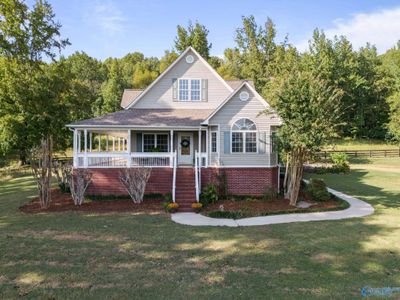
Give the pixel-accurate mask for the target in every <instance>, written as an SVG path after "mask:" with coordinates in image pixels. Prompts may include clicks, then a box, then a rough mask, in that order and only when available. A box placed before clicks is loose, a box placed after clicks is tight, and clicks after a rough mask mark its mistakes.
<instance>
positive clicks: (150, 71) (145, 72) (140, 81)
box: [132, 58, 160, 89]
mask: <svg viewBox="0 0 400 300" xmlns="http://www.w3.org/2000/svg"><path fill="white" fill-rule="evenodd" d="M159 70H160V66H159V62H158V60H157V59H155V58H148V59H146V60H144V61H143V62H140V63H138V64H137V65H136V70H135V74H134V75H133V81H132V83H133V87H134V88H138V89H144V88H146V87H147V86H148V85H149V84H150V83H152V82H153V81H154V80H155V79H156V78H157V77H158V75H159Z"/></svg>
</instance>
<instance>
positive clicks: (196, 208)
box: [192, 202, 203, 212]
mask: <svg viewBox="0 0 400 300" xmlns="http://www.w3.org/2000/svg"><path fill="white" fill-rule="evenodd" d="M202 207H203V204H201V203H199V202H194V203H192V208H193V209H194V211H195V212H200V211H201V209H202Z"/></svg>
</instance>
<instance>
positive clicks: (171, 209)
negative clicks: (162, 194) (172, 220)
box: [165, 202, 179, 213]
mask: <svg viewBox="0 0 400 300" xmlns="http://www.w3.org/2000/svg"><path fill="white" fill-rule="evenodd" d="M178 207H179V204H178V203H175V202H170V203H168V204H167V205H166V206H165V209H166V211H167V212H169V213H174V212H176V211H177V210H178Z"/></svg>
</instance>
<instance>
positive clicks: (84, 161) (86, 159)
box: [83, 129, 88, 168]
mask: <svg viewBox="0 0 400 300" xmlns="http://www.w3.org/2000/svg"><path fill="white" fill-rule="evenodd" d="M84 135H85V137H84V139H85V155H84V158H83V165H84V166H85V168H87V167H88V158H87V129H85V130H84Z"/></svg>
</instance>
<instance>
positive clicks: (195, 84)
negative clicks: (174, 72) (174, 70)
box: [190, 79, 200, 101]
mask: <svg viewBox="0 0 400 300" xmlns="http://www.w3.org/2000/svg"><path fill="white" fill-rule="evenodd" d="M190 96H191V99H192V100H196V101H198V100H200V80H198V79H195V80H191V81H190Z"/></svg>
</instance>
